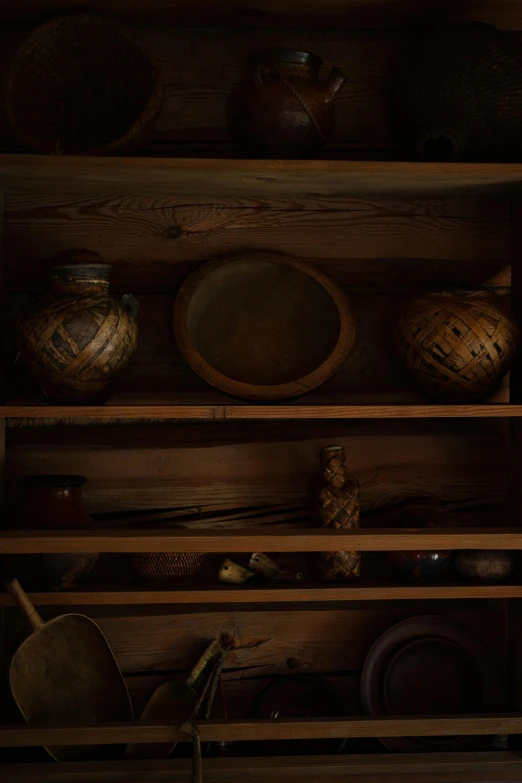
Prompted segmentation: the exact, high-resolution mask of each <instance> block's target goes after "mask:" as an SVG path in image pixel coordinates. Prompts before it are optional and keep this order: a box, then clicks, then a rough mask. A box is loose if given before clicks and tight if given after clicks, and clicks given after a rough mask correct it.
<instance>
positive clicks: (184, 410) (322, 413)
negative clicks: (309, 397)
mask: <svg viewBox="0 0 522 783" xmlns="http://www.w3.org/2000/svg"><path fill="white" fill-rule="evenodd" d="M0 415H2V416H3V417H4V418H6V419H9V418H16V419H31V418H38V419H43V418H50V419H76V418H79V419H89V418H94V419H97V420H99V421H103V420H106V419H114V420H116V419H125V420H140V419H141V420H148V421H160V420H162V419H167V420H169V419H170V420H176V419H192V420H198V421H201V420H203V421H204V420H210V421H223V420H228V419H235V420H245V419H267V420H277V419H286V420H300V419H410V418H413V419H415V418H429V419H431V418H439V419H445V418H479V419H481V418H499V417H500V418H519V417H520V416H522V405H504V404H502V405H494V404H492V405H480V404H477V405H293V404H292V405H271V406H266V405H255V406H253V405H106V406H105V407H103V408H101V407H99V406H89V405H85V406H81V407H80V406H77V407H76V406H74V405H70V406H59V405H43V404H42V405H37V406H31V405H4V406H1V407H0Z"/></svg>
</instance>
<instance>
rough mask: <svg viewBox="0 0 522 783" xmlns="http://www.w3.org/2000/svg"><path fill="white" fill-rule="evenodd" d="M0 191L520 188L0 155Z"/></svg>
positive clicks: (460, 176)
mask: <svg viewBox="0 0 522 783" xmlns="http://www.w3.org/2000/svg"><path fill="white" fill-rule="evenodd" d="M0 188H2V189H3V190H6V191H10V190H14V191H30V192H32V193H46V194H49V193H53V192H59V193H63V192H75V193H97V194H99V193H100V192H107V193H119V194H120V195H123V194H124V193H133V194H134V193H136V192H143V193H144V194H147V195H150V196H153V195H160V194H164V195H170V194H172V193H173V192H175V193H176V194H177V195H178V196H180V197H191V196H198V195H199V196H204V195H207V196H216V195H221V196H235V197H238V198H239V197H241V196H252V197H254V196H259V197H262V196H263V197H265V196H266V197H270V196H272V197H273V195H274V193H277V195H278V196H279V197H283V196H289V195H292V196H294V197H300V196H301V197H303V198H304V197H307V196H309V194H310V193H311V192H313V193H314V194H316V195H317V194H318V195H321V196H324V197H325V198H336V197H346V196H348V195H350V194H351V195H358V196H360V197H362V196H370V195H374V196H377V197H379V196H380V197H381V198H384V197H386V196H387V195H392V194H395V195H397V194H400V193H401V194H403V195H405V194H407V193H411V194H413V193H416V195H417V196H421V195H444V194H451V193H455V194H456V193H462V194H465V195H467V196H471V195H474V194H480V193H492V192H493V193H498V192H502V191H506V190H509V191H510V192H520V189H521V188H522V164H520V163H425V162H409V161H405V162H402V161H352V160H242V159H236V158H231V159H226V158H175V157H168V158H153V157H141V158H140V157H131V158H125V157H122V158H116V157H113V158H111V157H77V156H72V155H63V156H58V155H56V156H49V155H13V154H11V155H9V154H4V155H0Z"/></svg>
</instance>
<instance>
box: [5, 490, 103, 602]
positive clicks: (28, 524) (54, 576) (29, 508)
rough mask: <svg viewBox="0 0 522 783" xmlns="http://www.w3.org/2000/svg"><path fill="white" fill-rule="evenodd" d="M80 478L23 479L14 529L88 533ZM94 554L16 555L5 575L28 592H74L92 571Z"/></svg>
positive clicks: (88, 525)
mask: <svg viewBox="0 0 522 783" xmlns="http://www.w3.org/2000/svg"><path fill="white" fill-rule="evenodd" d="M86 481H87V479H86V478H85V477H84V476H62V475H56V476H53V475H49V476H25V477H24V478H23V480H22V485H23V492H24V495H23V502H22V506H21V508H20V514H19V515H18V519H17V527H18V528H20V529H23V530H89V529H92V528H93V527H94V522H93V520H92V518H91V517H90V516H89V514H88V513H87V510H86V508H85V506H84V503H83V496H82V487H83V485H84V484H85V482H86ZM97 559H98V554H97V553H94V552H85V553H83V552H60V553H58V552H56V553H46V554H39V555H16V556H14V557H10V558H8V559H7V563H6V572H7V574H9V575H11V576H16V577H18V578H19V579H20V581H21V582H22V584H24V586H27V587H28V588H30V589H52V590H61V589H74V588H76V587H78V585H79V584H80V582H81V581H82V580H83V579H84V578H85V577H86V576H87V575H88V574H89V573H90V572H91V571H92V569H93V568H94V566H95V564H96V561H97Z"/></svg>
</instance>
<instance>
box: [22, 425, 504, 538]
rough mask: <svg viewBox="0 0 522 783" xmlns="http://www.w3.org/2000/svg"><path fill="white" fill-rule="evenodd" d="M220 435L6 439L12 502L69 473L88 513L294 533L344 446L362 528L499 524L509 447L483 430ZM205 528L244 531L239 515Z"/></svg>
mask: <svg viewBox="0 0 522 783" xmlns="http://www.w3.org/2000/svg"><path fill="white" fill-rule="evenodd" d="M225 426H226V427H227V430H226V431H225V430H224V429H223V426H221V425H219V424H214V425H213V427H212V431H211V432H209V428H208V427H205V426H195V425H192V426H190V425H189V426H184V427H176V426H172V427H166V426H162V427H158V428H156V427H152V428H139V427H135V428H125V430H124V431H122V430H118V429H108V430H107V429H105V430H103V429H98V430H82V431H81V438H80V436H79V434H78V432H79V431H75V430H66V431H56V432H55V431H52V430H49V431H47V430H44V431H38V432H36V431H32V430H30V431H27V432H25V431H9V439H8V451H7V484H8V487H9V488H10V490H11V498H13V497H14V496H15V495H16V490H17V485H16V479H18V478H19V477H20V476H21V475H23V474H25V473H63V472H67V473H71V472H72V473H79V474H82V475H85V476H87V477H88V479H89V481H88V483H87V485H86V487H85V496H86V499H87V502H88V506H89V508H90V510H91V511H92V512H98V513H99V512H116V511H120V512H123V511H132V510H139V509H153V508H157V509H159V508H174V507H175V508H178V509H184V512H183V513H184V514H186V515H188V519H187V524H189V525H191V526H196V527H197V526H199V527H205V526H209V524H211V523H209V522H208V520H207V519H206V518H205V516H204V514H215V513H217V512H225V511H227V510H230V509H235V510H236V511H237V510H238V509H243V514H244V516H251V517H252V518H251V519H249V520H248V523H247V524H249V525H251V524H266V523H267V522H268V523H271V522H273V518H272V517H271V516H270V515H269V516H268V517H265V516H263V515H261V514H260V513H259V510H258V511H257V514H256V512H255V511H250V512H249V513H248V512H247V508H248V507H259V506H281V505H283V506H285V510H284V513H283V512H281V510H279V512H278V513H281V522H282V523H284V524H285V525H290V524H294V525H297V526H299V525H302V524H303V521H306V519H307V515H308V514H307V508H308V504H309V490H310V484H311V482H312V481H313V479H314V477H315V475H316V472H317V464H318V452H319V449H320V447H321V446H322V445H325V444H327V443H330V442H333V443H341V444H343V445H344V446H345V449H346V453H347V460H348V467H349V470H350V471H352V472H353V473H354V474H355V475H356V476H357V478H358V479H359V481H360V484H361V501H362V510H363V520H364V522H363V523H364V524H372V523H373V524H377V525H378V526H382V525H386V524H392V525H400V524H409V525H410V526H416V525H419V524H422V523H423V522H426V521H431V522H433V521H435V522H436V523H437V524H447V525H456V526H458V525H459V524H466V523H470V524H481V523H487V522H489V523H491V524H499V525H500V524H501V523H502V519H504V514H505V509H506V505H505V504H506V492H507V488H506V481H507V479H506V461H507V448H508V444H507V441H506V440H505V439H504V438H503V437H502V436H501V435H497V434H495V433H494V432H493V431H491V432H488V430H487V428H483V427H482V426H477V427H476V428H473V429H472V428H471V427H469V428H466V431H464V432H461V433H459V431H458V430H455V431H452V430H451V429H448V430H446V431H444V430H442V431H440V432H437V431H436V425H433V424H432V425H431V426H427V427H426V426H425V425H424V426H422V427H420V426H419V427H416V426H415V425H414V424H412V425H405V424H402V423H399V422H388V423H386V424H385V423H384V422H378V423H374V424H371V425H370V424H368V425H362V424H357V423H352V424H349V423H341V422H337V423H332V424H329V425H326V424H319V423H313V422H310V423H308V424H307V425H306V426H302V425H301V426H299V425H298V426H286V427H285V426H270V425H264V426H263V427H259V426H257V427H256V426H251V425H248V424H244V425H240V426H237V425H233V424H229V425H225ZM202 514H203V517H202V516H201V515H202ZM184 523H185V522H184ZM212 524H213V525H214V524H215V525H218V526H219V525H221V526H230V525H236V526H244V525H245V521H244V518H242V514H241V513H239V514H238V515H237V517H236V519H235V520H232V521H231V520H230V518H225V519H222V520H219V519H217V520H215V521H214V522H213V523H212Z"/></svg>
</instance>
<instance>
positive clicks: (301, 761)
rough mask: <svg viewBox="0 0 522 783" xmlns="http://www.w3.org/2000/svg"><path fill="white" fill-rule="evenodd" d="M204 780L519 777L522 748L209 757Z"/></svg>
mask: <svg viewBox="0 0 522 783" xmlns="http://www.w3.org/2000/svg"><path fill="white" fill-rule="evenodd" d="M203 763H204V770H205V780H206V781H207V780H209V781H211V783H214V781H216V783H217V781H220V783H221V782H222V781H245V780H259V781H265V780H266V781H276V783H282V781H285V780H301V779H303V780H306V781H307V783H326V782H327V783H330V781H344V780H346V776H347V775H349V780H350V783H362V782H363V781H364V783H369V781H371V782H372V783H373V781H376V780H378V781H381V780H382V781H387V783H410V781H411V780H412V779H413V780H422V781H423V783H447V780H448V776H451V781H452V782H454V783H469V781H470V780H473V781H474V783H505V782H506V781H519V780H520V775H521V774H522V760H521V759H520V756H519V754H518V753H513V752H509V751H490V752H478V753H408V754H394V755H391V754H376V755H366V754H360V755H359V754H358V755H355V756H354V755H350V756H348V757H347V756H343V755H341V756H318V757H314V756H312V757H310V756H306V757H276V758H273V757H272V758H270V757H268V758H267V757H261V758H255V757H254V758H248V759H244V758H228V759H227V758H210V759H205V761H204V762H203ZM190 767H191V763H190V761H189V760H187V759H169V760H168V761H141V762H140V761H112V762H109V763H107V762H87V763H82V764H71V763H68V764H67V763H57V764H41V763H40V764H35V763H33V764H27V763H26V764H16V765H14V764H2V765H0V775H1V776H2V780H3V781H4V783H34V781H38V783H95V781H104V782H105V783H138V782H140V783H143V781H145V780H146V781H151V783H166V782H167V781H169V783H170V781H172V779H173V777H174V778H175V780H176V781H178V780H179V781H180V783H189V781H190V780H191V769H190Z"/></svg>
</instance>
